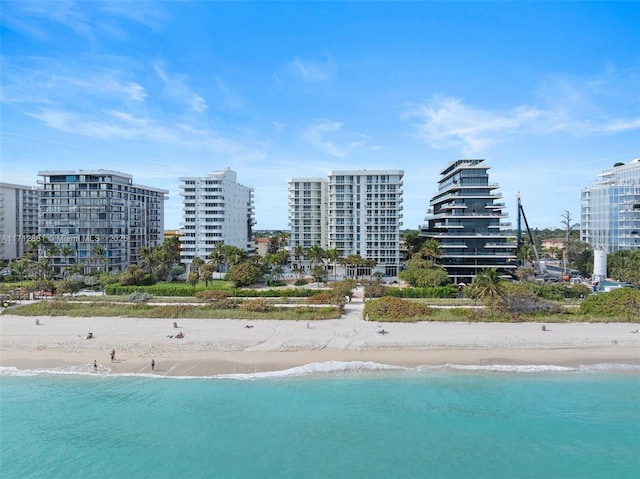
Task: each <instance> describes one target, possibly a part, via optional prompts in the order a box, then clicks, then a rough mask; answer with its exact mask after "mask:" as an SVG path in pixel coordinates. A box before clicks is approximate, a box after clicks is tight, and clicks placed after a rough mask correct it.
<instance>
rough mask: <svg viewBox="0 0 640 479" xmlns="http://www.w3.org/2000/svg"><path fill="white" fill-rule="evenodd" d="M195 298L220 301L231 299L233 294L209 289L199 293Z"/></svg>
mask: <svg viewBox="0 0 640 479" xmlns="http://www.w3.org/2000/svg"><path fill="white" fill-rule="evenodd" d="M195 296H196V298H199V299H206V300H209V301H218V300H221V299H226V298H228V297H230V296H231V293H230V292H229V291H224V290H221V289H207V290H205V291H198V292H197V293H196V294H195Z"/></svg>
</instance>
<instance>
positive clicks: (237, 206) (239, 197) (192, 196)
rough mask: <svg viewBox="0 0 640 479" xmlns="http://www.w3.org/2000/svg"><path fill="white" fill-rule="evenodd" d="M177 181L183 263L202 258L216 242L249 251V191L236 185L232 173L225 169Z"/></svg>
mask: <svg viewBox="0 0 640 479" xmlns="http://www.w3.org/2000/svg"><path fill="white" fill-rule="evenodd" d="M180 182H181V184H180V190H181V191H180V196H182V213H183V221H182V222H181V223H180V225H181V230H182V232H183V235H182V236H181V237H180V243H181V247H182V249H181V253H180V254H181V258H182V261H183V263H185V264H187V265H190V264H191V260H192V259H193V258H194V257H195V256H198V257H200V258H202V259H206V258H207V257H208V256H209V254H210V253H211V252H212V251H213V249H214V247H215V246H216V244H218V243H224V244H225V245H229V246H235V247H237V248H240V249H242V250H245V251H249V250H250V249H251V246H250V240H251V236H252V228H253V225H254V224H255V220H254V204H253V188H250V187H248V186H243V185H241V184H239V183H238V182H237V173H236V172H235V171H233V170H230V169H229V168H227V169H226V170H224V171H213V172H211V173H210V174H209V176H205V177H184V178H180Z"/></svg>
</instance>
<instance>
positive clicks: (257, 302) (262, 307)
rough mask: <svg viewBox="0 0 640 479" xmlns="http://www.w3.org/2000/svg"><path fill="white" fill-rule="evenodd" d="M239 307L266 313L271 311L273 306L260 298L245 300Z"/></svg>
mask: <svg viewBox="0 0 640 479" xmlns="http://www.w3.org/2000/svg"><path fill="white" fill-rule="evenodd" d="M240 309H242V310H244V311H251V312H254V313H268V312H269V311H273V310H274V309H275V307H274V306H273V305H272V304H271V303H269V302H268V301H266V300H264V299H262V298H261V299H253V300H251V301H245V302H244V303H242V304H241V305H240Z"/></svg>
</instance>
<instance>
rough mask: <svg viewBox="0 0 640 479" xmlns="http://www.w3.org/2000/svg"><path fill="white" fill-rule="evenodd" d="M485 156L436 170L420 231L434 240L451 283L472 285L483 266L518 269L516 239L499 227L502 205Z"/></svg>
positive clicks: (504, 272)
mask: <svg viewBox="0 0 640 479" xmlns="http://www.w3.org/2000/svg"><path fill="white" fill-rule="evenodd" d="M488 170H489V167H488V166H486V165H485V164H484V160H467V159H462V160H457V161H453V162H451V163H449V164H448V165H447V166H446V167H445V168H443V169H442V171H441V172H440V175H441V178H440V180H439V181H438V193H437V194H436V195H434V196H433V198H431V202H430V203H429V210H428V211H427V216H426V218H425V220H426V221H427V223H426V224H425V225H423V226H422V227H421V231H420V234H421V236H424V237H426V238H433V239H435V240H437V241H438V243H439V244H440V248H441V256H440V258H439V259H438V260H437V263H438V265H440V266H442V267H444V268H445V269H446V270H447V274H448V275H449V277H450V278H451V279H452V280H453V282H454V283H456V284H458V283H467V284H468V283H471V282H472V281H473V280H474V278H475V276H476V275H477V274H478V273H480V272H482V270H484V269H487V268H497V269H498V270H500V271H501V272H502V273H503V274H510V273H511V272H512V271H513V270H515V269H516V255H515V250H516V243H515V241H512V240H511V238H510V237H509V235H507V234H506V233H504V232H503V230H504V229H505V228H507V227H509V226H510V224H509V223H503V222H502V220H503V219H505V218H507V217H508V215H507V214H506V213H504V212H503V210H504V208H505V204H504V203H502V202H497V201H499V200H501V199H502V195H501V194H500V193H498V192H497V191H496V190H497V189H498V185H497V184H496V183H489V174H488Z"/></svg>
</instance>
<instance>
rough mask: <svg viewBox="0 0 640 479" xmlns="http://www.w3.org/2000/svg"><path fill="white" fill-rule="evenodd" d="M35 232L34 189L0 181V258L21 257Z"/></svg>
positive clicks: (36, 232) (36, 219) (36, 208)
mask: <svg viewBox="0 0 640 479" xmlns="http://www.w3.org/2000/svg"><path fill="white" fill-rule="evenodd" d="M37 234H38V190H37V189H36V188H35V187H31V186H22V185H12V184H9V183H0V258H2V259H3V260H5V261H12V260H15V259H19V258H22V257H23V256H24V254H25V252H26V247H27V242H28V241H29V240H31V239H35V238H36V236H37Z"/></svg>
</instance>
